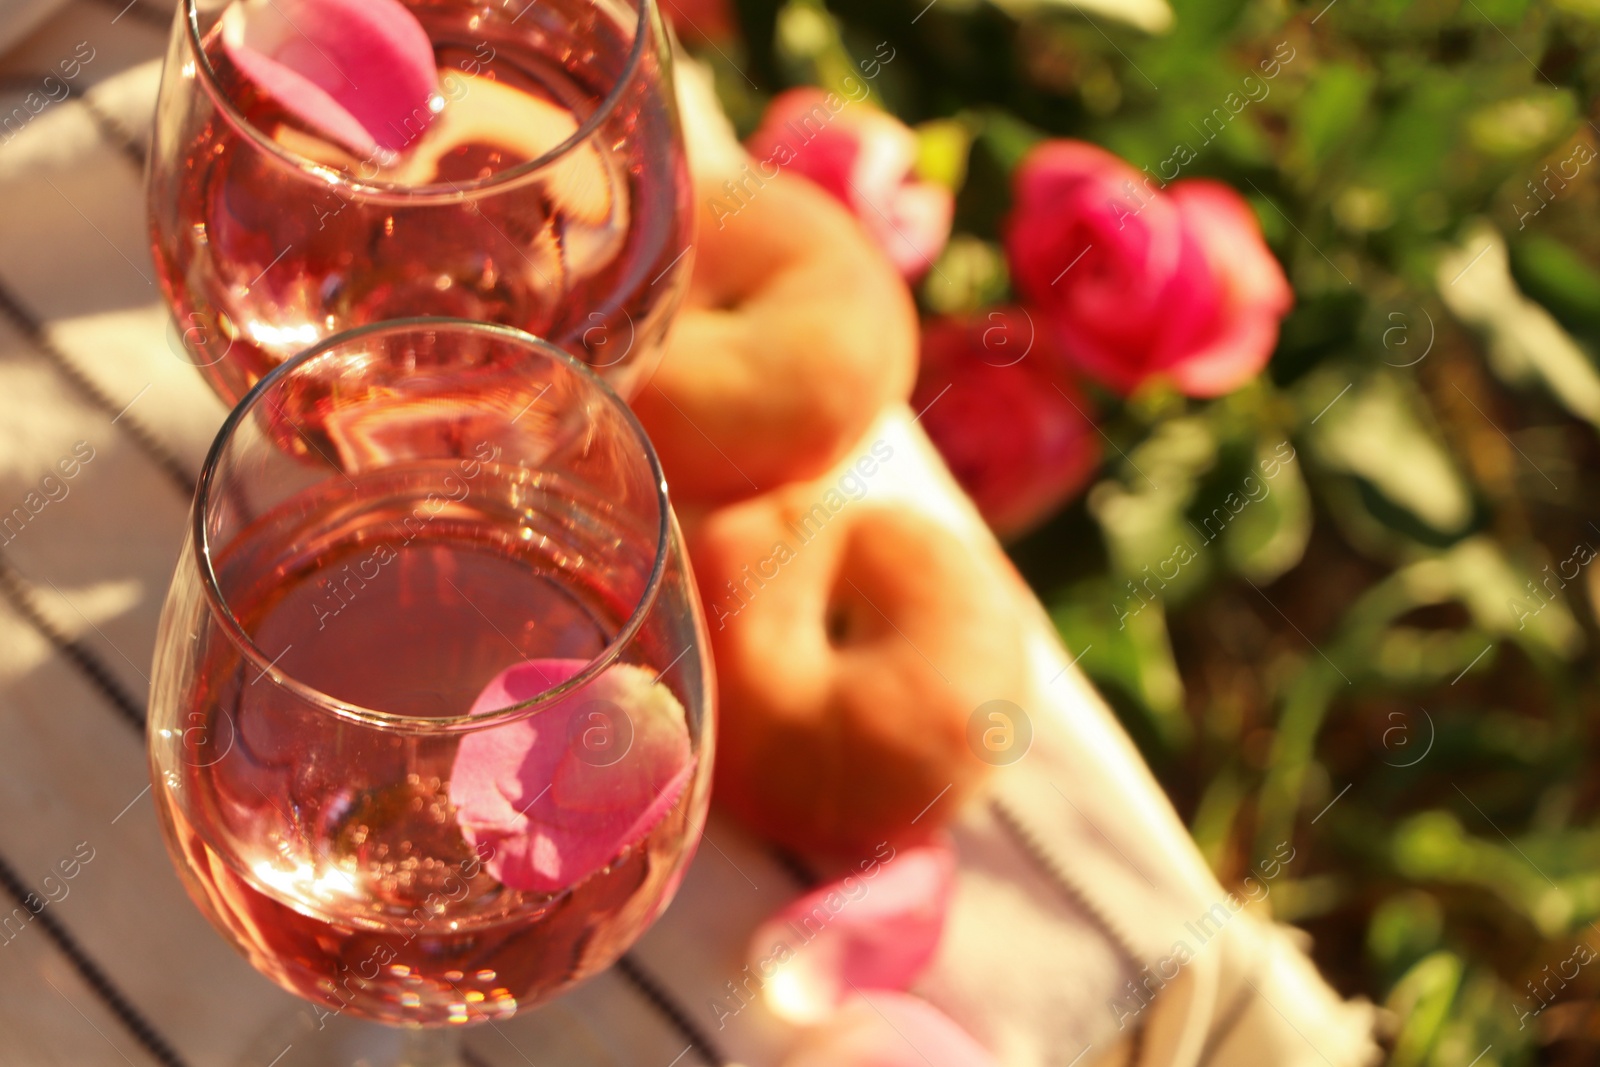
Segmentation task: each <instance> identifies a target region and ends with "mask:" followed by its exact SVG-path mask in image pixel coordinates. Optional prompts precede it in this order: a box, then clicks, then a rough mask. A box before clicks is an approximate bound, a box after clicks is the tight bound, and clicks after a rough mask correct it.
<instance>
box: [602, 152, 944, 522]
mask: <svg viewBox="0 0 1600 1067" xmlns="http://www.w3.org/2000/svg"><path fill="white" fill-rule="evenodd" d="M757 181H759V185H757V184H756V183H757ZM744 189H745V192H744V193H743V194H741V195H740V196H739V197H738V198H737V200H732V199H729V197H728V194H727V193H726V192H725V191H724V190H723V189H721V188H718V187H716V186H714V185H712V184H711V182H710V181H709V180H707V181H704V182H702V183H701V184H700V186H699V192H700V195H701V196H702V197H704V198H706V199H707V202H708V203H710V202H711V201H713V200H716V201H717V202H718V204H719V206H718V208H717V210H715V211H710V210H706V211H702V212H701V215H700V219H699V222H698V225H697V232H696V236H695V255H696V257H697V258H696V260H695V268H694V276H693V280H692V281H691V283H690V290H689V294H688V297H687V300H686V303H685V307H684V309H683V311H682V312H681V313H680V314H679V316H678V319H677V321H676V323H674V325H673V329H672V333H671V335H670V337H669V338H668V340H667V347H666V351H665V353H664V355H663V356H662V360H661V364H660V366H659V367H658V369H657V370H656V372H655V376H654V377H653V378H652V379H651V380H650V382H649V383H648V384H647V385H646V386H645V388H644V389H643V390H641V391H640V393H639V394H638V395H637V396H635V397H634V398H633V408H634V411H635V412H637V413H638V416H639V419H640V421H641V422H643V423H644V427H645V429H646V430H647V431H648V432H649V434H650V437H651V439H652V440H653V441H654V442H655V445H656V450H657V451H658V452H659V453H660V455H661V462H662V465H663V467H664V468H665V470H666V473H667V480H668V483H669V484H670V485H671V486H672V491H673V495H674V497H675V498H677V499H678V500H679V501H726V500H731V499H735V498H738V497H744V496H750V495H752V494H754V493H756V492H759V491H761V490H764V489H770V488H773V487H776V486H778V485H782V484H783V483H785V482H791V481H797V480H800V479H804V478H814V477H816V476H818V475H819V474H821V473H822V472H823V471H825V470H827V469H828V468H829V467H831V466H832V465H833V464H834V463H835V462H836V461H837V460H838V459H839V458H840V457H841V456H842V454H843V453H844V451H845V450H846V449H847V448H849V447H850V445H851V444H853V443H854V442H855V441H856V440H857V439H859V438H860V436H861V435H862V433H863V432H865V430H866V429H867V427H868V426H869V425H870V424H871V423H872V421H873V420H874V419H875V418H876V417H877V416H878V414H879V413H880V412H881V411H882V410H883V408H884V407H885V406H886V405H888V404H890V403H893V402H897V401H904V400H905V399H907V398H908V397H909V396H910V395H911V388H912V385H913V382H914V379H915V377H916V362H917V318H916V309H915V307H914V306H913V304H912V301H911V294H910V292H909V291H908V290H907V288H906V286H905V283H904V282H902V281H901V279H900V277H899V275H898V274H897V273H896V271H895V268H894V267H893V266H892V265H891V264H890V263H889V262H888V260H887V259H885V258H884V255H883V253H882V252H880V251H879V250H878V249H877V248H876V247H875V246H874V245H873V244H872V243H871V242H870V241H869V240H868V239H867V237H866V235H865V234H864V232H863V231H862V229H861V227H860V226H859V225H858V224H857V222H856V220H855V219H854V218H852V217H851V216H850V215H849V214H848V213H847V212H846V211H845V209H844V208H842V207H840V206H839V204H838V203H836V202H835V201H834V200H833V199H832V198H831V197H830V196H828V194H827V193H825V192H823V191H822V190H821V189H819V188H818V187H816V186H815V185H813V184H812V183H810V182H809V181H807V180H805V179H804V178H798V177H794V176H792V175H788V174H783V173H779V174H777V175H776V176H775V177H772V178H769V179H759V178H758V176H756V175H754V174H750V175H748V176H747V179H746V181H745V185H744Z"/></svg>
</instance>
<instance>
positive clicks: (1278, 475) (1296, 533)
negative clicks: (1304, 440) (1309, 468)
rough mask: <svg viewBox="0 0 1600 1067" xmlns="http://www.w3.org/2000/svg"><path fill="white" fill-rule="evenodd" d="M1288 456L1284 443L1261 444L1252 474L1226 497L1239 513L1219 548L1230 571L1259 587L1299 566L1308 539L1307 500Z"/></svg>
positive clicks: (1302, 482) (1291, 452)
mask: <svg viewBox="0 0 1600 1067" xmlns="http://www.w3.org/2000/svg"><path fill="white" fill-rule="evenodd" d="M1294 454H1295V453H1294V449H1293V448H1292V447H1289V445H1288V442H1286V441H1285V442H1283V443H1282V445H1280V446H1277V447H1271V448H1269V447H1268V445H1267V444H1266V443H1265V442H1263V443H1262V445H1261V448H1260V451H1259V452H1258V453H1257V455H1256V457H1255V458H1256V464H1257V470H1256V471H1255V472H1253V473H1251V474H1249V475H1247V476H1246V480H1244V481H1242V482H1241V483H1240V486H1239V491H1238V492H1236V493H1235V494H1233V495H1232V499H1235V500H1237V501H1238V502H1239V510H1238V511H1237V512H1233V514H1234V518H1233V521H1232V522H1231V523H1230V524H1229V525H1228V528H1227V537H1226V539H1225V540H1224V542H1223V549H1224V551H1225V553H1226V555H1227V559H1228V562H1229V564H1230V565H1231V566H1232V567H1233V569H1234V570H1236V571H1238V572H1239V573H1240V574H1243V575H1244V576H1245V577H1246V578H1249V579H1250V580H1251V581H1253V582H1256V583H1258V584H1261V585H1266V584H1269V583H1271V582H1272V581H1273V580H1275V579H1276V578H1277V577H1278V576H1279V575H1281V574H1283V573H1284V572H1285V571H1287V570H1289V569H1290V568H1291V567H1293V566H1295V565H1296V564H1297V563H1299V562H1300V560H1301V558H1302V557H1304V555H1305V550H1306V542H1307V541H1309V540H1310V538H1311V496H1310V493H1309V492H1308V491H1307V490H1306V483H1305V479H1304V478H1303V477H1302V476H1301V471H1300V465H1299V464H1298V463H1297V462H1295V460H1294V458H1293V457H1294ZM1285 457H1287V458H1285ZM1269 472H1270V473H1269ZM1239 493H1242V496H1240V495H1239ZM1225 506H1227V505H1226V503H1225ZM1229 510H1230V511H1232V509H1231V507H1230V508H1229ZM1202 526H1204V524H1202Z"/></svg>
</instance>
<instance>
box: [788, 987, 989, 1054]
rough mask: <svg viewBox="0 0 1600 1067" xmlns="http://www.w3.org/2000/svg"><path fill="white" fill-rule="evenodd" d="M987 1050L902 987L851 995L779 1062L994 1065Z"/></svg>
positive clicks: (945, 1017)
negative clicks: (858, 995) (897, 991)
mask: <svg viewBox="0 0 1600 1067" xmlns="http://www.w3.org/2000/svg"><path fill="white" fill-rule="evenodd" d="M996 1062H997V1061H996V1060H995V1058H994V1056H993V1055H992V1054H990V1052H989V1050H988V1049H986V1048H984V1047H983V1046H982V1045H980V1044H978V1043H977V1042H976V1041H974V1040H973V1038H972V1035H970V1034H968V1033H967V1032H966V1031H965V1030H963V1029H962V1028H961V1027H960V1026H957V1025H956V1023H955V1021H954V1020H952V1019H951V1018H950V1017H949V1016H948V1015H946V1014H945V1013H944V1012H942V1011H940V1010H939V1009H938V1008H936V1007H934V1006H933V1005H932V1004H929V1003H928V1002H927V1001H925V1000H920V999H918V998H917V997H913V996H908V995H906V994H904V993H874V994H872V995H871V998H870V999H869V998H867V997H864V996H863V997H857V998H856V999H855V1000H853V1001H851V1002H850V1003H849V1004H848V1005H846V1006H845V1007H844V1009H843V1010H841V1011H840V1012H839V1014H838V1015H836V1016H834V1017H833V1018H832V1019H831V1020H830V1021H829V1022H828V1025H827V1026H825V1027H822V1028H820V1029H818V1030H817V1031H815V1032H814V1033H812V1034H811V1035H810V1036H808V1037H807V1038H806V1039H805V1040H804V1041H803V1042H802V1043H801V1045H800V1047H799V1048H797V1049H796V1050H795V1051H794V1052H793V1053H792V1054H791V1055H790V1056H789V1057H788V1058H787V1059H786V1060H784V1061H783V1067H995V1064H996Z"/></svg>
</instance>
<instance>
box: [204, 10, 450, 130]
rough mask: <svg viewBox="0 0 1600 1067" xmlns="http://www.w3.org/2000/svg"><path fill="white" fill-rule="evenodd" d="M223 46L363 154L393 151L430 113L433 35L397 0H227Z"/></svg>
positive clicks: (314, 122) (279, 95)
mask: <svg viewBox="0 0 1600 1067" xmlns="http://www.w3.org/2000/svg"><path fill="white" fill-rule="evenodd" d="M222 46H223V48H224V49H225V50H226V51H227V53H228V58H229V59H231V60H232V61H233V63H234V64H235V65H236V66H237V67H238V68H239V69H240V70H241V71H242V72H243V73H244V75H245V76H246V77H247V78H249V79H250V80H251V81H253V82H254V83H255V84H256V85H257V86H258V87H259V88H260V89H261V90H262V91H264V92H266V93H267V94H268V95H270V96H271V97H272V98H273V99H275V100H277V101H278V102H279V103H280V104H282V105H283V106H284V108H286V109H287V110H288V111H289V112H290V113H291V114H293V115H294V116H295V117H296V118H298V119H300V120H301V121H303V122H305V123H307V124H308V125H310V126H311V127H313V128H314V129H316V130H317V131H319V132H320V133H323V134H326V135H327V136H328V137H331V138H332V139H334V140H335V141H337V142H339V143H340V144H342V145H344V146H345V147H347V148H349V149H351V150H352V151H354V152H357V153H359V154H361V155H371V154H373V153H375V152H377V151H379V150H382V151H384V152H398V151H399V150H400V149H402V148H404V147H405V146H406V145H407V144H409V143H410V142H411V141H412V140H414V139H415V138H416V137H417V135H418V134H419V133H420V132H421V131H422V130H424V129H426V128H427V126H428V124H429V123H430V122H431V121H432V119H433V115H434V108H433V107H432V106H431V104H432V102H433V101H435V100H436V99H438V94H439V72H438V68H437V66H436V65H435V62H434V55H433V45H432V44H431V43H430V42H429V40H428V35H427V32H426V31H425V30H423V28H422V24H421V23H419V22H418V21H417V19H416V16H414V15H413V14H411V12H410V11H409V10H407V9H406V7H405V6H404V5H403V4H401V3H399V2H398V0H234V3H233V4H231V5H230V6H229V7H228V9H227V10H226V11H225V12H223V15H222Z"/></svg>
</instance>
